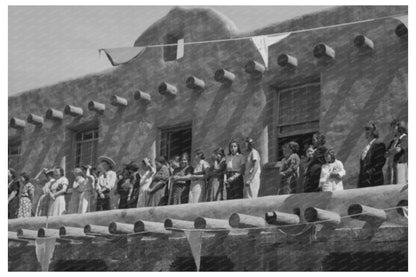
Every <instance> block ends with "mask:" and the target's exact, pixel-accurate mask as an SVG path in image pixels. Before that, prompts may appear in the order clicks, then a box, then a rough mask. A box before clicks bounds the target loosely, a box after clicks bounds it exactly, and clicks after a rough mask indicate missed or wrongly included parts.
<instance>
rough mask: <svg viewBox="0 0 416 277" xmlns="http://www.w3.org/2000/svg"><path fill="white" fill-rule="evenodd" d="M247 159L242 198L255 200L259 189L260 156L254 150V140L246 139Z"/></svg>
mask: <svg viewBox="0 0 416 277" xmlns="http://www.w3.org/2000/svg"><path fill="white" fill-rule="evenodd" d="M245 143H246V149H247V157H246V163H245V173H244V190H243V195H244V198H257V196H258V193H259V189H260V174H261V167H260V154H259V152H258V151H257V150H256V149H255V148H254V140H253V139H252V138H249V137H248V138H246V141H245Z"/></svg>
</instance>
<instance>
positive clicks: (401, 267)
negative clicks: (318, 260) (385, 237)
mask: <svg viewBox="0 0 416 277" xmlns="http://www.w3.org/2000/svg"><path fill="white" fill-rule="evenodd" d="M322 269H323V270H324V271H408V262H407V256H406V255H405V254H404V253H403V252H399V251H394V252H393V251H392V252H390V251H385V252H350V253H331V254H329V255H328V256H327V257H326V258H325V259H324V260H323V262H322Z"/></svg>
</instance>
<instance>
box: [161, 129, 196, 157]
mask: <svg viewBox="0 0 416 277" xmlns="http://www.w3.org/2000/svg"><path fill="white" fill-rule="evenodd" d="M191 148H192V125H191V124H183V125H180V126H176V127H170V128H163V129H161V133H160V155H162V156H166V157H167V158H168V159H169V160H170V159H172V158H174V157H175V156H176V155H181V154H182V153H184V152H186V153H188V154H191Z"/></svg>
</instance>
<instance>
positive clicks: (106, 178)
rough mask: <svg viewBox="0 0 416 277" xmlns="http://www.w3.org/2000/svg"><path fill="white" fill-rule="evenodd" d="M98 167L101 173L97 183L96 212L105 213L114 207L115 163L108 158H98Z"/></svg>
mask: <svg viewBox="0 0 416 277" xmlns="http://www.w3.org/2000/svg"><path fill="white" fill-rule="evenodd" d="M98 163H99V165H98V167H99V170H100V172H101V174H100V176H99V177H98V181H97V194H98V197H97V211H106V210H110V209H112V208H115V207H114V202H115V201H114V198H115V195H114V191H113V188H115V184H116V181H117V174H116V173H115V172H114V171H113V168H114V167H115V165H116V163H115V162H114V161H113V160H112V159H111V158H109V157H106V156H101V157H99V158H98Z"/></svg>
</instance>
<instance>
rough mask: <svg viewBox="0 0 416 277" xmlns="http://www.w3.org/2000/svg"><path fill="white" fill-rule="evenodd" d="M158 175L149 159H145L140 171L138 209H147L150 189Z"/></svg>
mask: <svg viewBox="0 0 416 277" xmlns="http://www.w3.org/2000/svg"><path fill="white" fill-rule="evenodd" d="M155 173H156V170H155V168H154V167H153V166H152V164H151V163H150V160H149V158H144V159H143V161H142V164H141V168H140V169H139V175H140V192H139V198H138V200H137V208H141V207H146V206H147V204H148V202H149V187H150V184H151V183H152V180H153V175H154V174H155Z"/></svg>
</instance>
